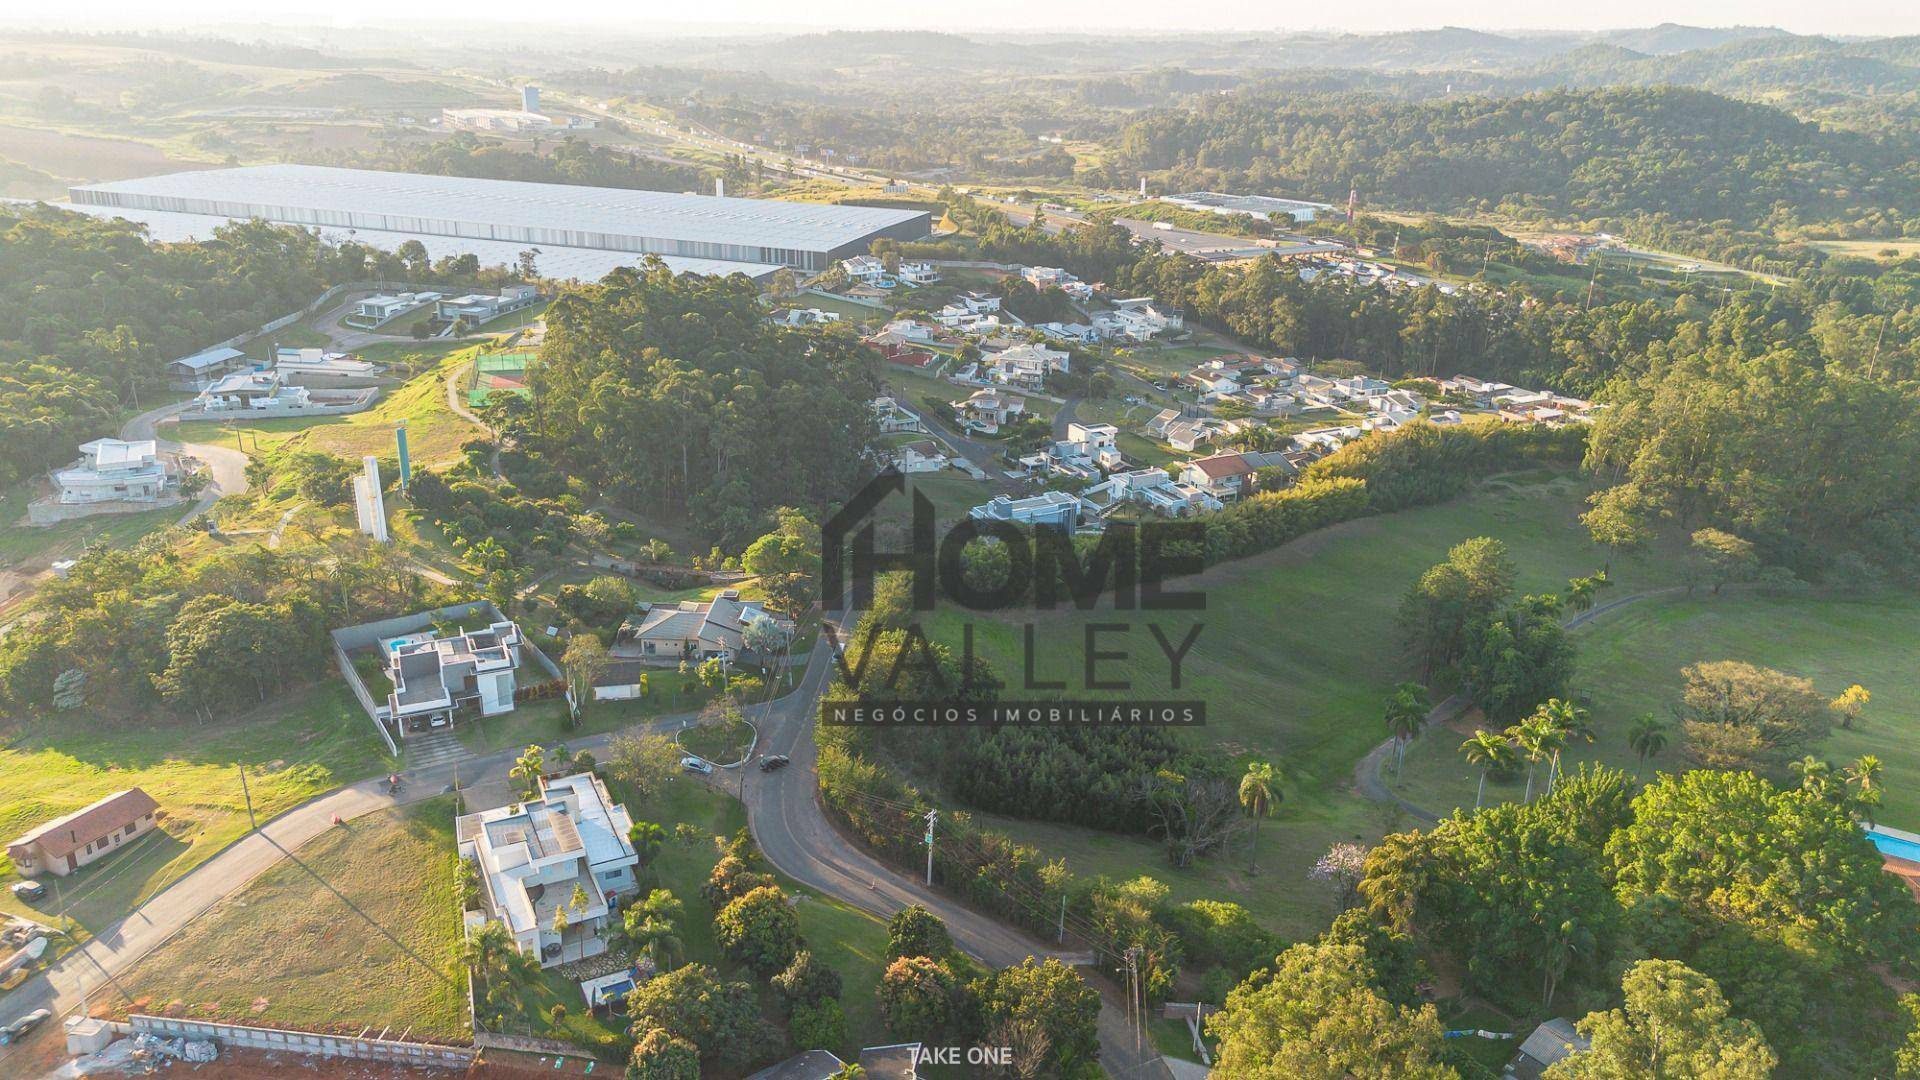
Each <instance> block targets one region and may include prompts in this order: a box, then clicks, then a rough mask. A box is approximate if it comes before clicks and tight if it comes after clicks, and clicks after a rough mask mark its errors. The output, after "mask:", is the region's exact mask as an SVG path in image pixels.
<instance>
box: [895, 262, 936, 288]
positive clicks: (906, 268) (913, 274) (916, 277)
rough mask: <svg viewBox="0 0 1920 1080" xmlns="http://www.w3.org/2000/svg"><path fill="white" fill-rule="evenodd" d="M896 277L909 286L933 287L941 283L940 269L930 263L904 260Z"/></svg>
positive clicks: (896, 272)
mask: <svg viewBox="0 0 1920 1080" xmlns="http://www.w3.org/2000/svg"><path fill="white" fill-rule="evenodd" d="M894 276H895V277H898V278H899V279H900V280H901V281H902V282H904V283H905V284H908V285H933V284H937V283H938V282H939V281H940V268H939V267H937V266H935V265H933V264H932V263H930V262H920V261H915V260H906V259H903V260H901V262H900V269H899V270H897V271H895V273H894Z"/></svg>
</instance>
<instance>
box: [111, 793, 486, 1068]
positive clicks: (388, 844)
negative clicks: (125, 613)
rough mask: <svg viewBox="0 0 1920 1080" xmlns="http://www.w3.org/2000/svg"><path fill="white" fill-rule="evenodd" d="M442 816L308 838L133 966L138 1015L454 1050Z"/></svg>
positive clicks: (454, 968)
mask: <svg viewBox="0 0 1920 1080" xmlns="http://www.w3.org/2000/svg"><path fill="white" fill-rule="evenodd" d="M453 811H454V807H453V799H452V797H451V796H443V797H441V798H437V799H433V800H430V801H428V802H424V803H419V804H416V805H414V806H410V807H406V808H403V809H396V810H387V811H382V812H379V813H376V814H371V815H368V816H366V817H363V818H359V819H356V820H354V821H352V822H349V823H348V824H346V825H344V826H341V827H340V828H337V829H333V830H331V831H329V832H327V833H325V834H323V835H321V836H319V837H316V838H315V839H314V840H312V841H311V842H309V843H307V844H306V845H305V846H303V847H301V848H300V849H299V850H298V851H296V852H294V854H293V857H292V858H290V859H287V860H285V861H283V862H281V863H280V864H279V865H277V866H275V867H274V868H273V869H271V870H268V871H267V872H266V873H265V874H262V875H261V876H260V877H259V878H258V879H256V880H255V881H254V882H252V883H251V884H249V885H248V886H246V888H244V889H242V890H241V891H240V892H238V893H236V894H235V895H233V896H231V897H229V898H228V899H226V900H223V901H221V902H220V903H219V904H218V905H217V906H215V907H214V908H213V909H212V910H210V911H208V912H207V913H206V914H205V915H203V916H201V917H200V918H199V919H197V920H195V921H194V922H193V923H192V924H190V925H189V926H188V927H187V928H186V929H185V930H184V931H182V932H181V933H180V934H179V935H178V936H176V937H175V938H174V939H173V940H171V941H169V942H168V943H167V944H165V945H163V946H161V947H160V948H159V949H157V950H155V951H154V952H153V953H152V954H151V955H150V956H148V957H147V958H146V959H145V960H143V961H141V962H140V963H139V964H138V965H137V966H136V967H135V968H134V969H133V971H132V972H130V973H129V974H128V975H127V976H126V977H125V979H124V982H125V984H126V986H127V987H128V988H129V990H130V992H131V993H132V994H133V996H134V997H135V999H136V1005H135V1007H137V1008H144V1009H146V1010H149V1011H158V1012H163V1013H167V1014H169V1015H184V1016H194V1017H202V1018H208V1019H218V1020H234V1021H240V1022H245V1023H264V1024H270V1025H272V1024H281V1025H286V1026H289V1027H295V1028H304V1029H310V1030H327V1031H345V1032H357V1031H359V1030H360V1029H362V1028H372V1029H373V1030H375V1031H379V1030H381V1029H385V1028H389V1027H390V1028H391V1029H392V1030H393V1032H394V1033H396V1034H398V1033H399V1032H402V1031H405V1030H408V1029H409V1028H411V1029H412V1032H413V1034H414V1035H416V1036H426V1037H430V1038H443V1039H459V1038H462V1037H464V1036H465V1035H466V1034H467V1026H466V983H465V979H464V977H463V975H462V973H461V972H460V969H459V950H460V916H459V912H458V911H457V901H456V899H455V893H454V863H455V861H456V858H457V856H456V853H455V846H454V839H453V816H454V813H453Z"/></svg>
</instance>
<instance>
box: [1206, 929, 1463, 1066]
mask: <svg viewBox="0 0 1920 1080" xmlns="http://www.w3.org/2000/svg"><path fill="white" fill-rule="evenodd" d="M1373 978H1374V972H1373V969H1372V965H1371V964H1370V963H1369V962H1368V960H1367V955H1366V952H1365V950H1364V949H1362V948H1361V947H1360V946H1358V945H1345V944H1340V945H1333V944H1317V943H1309V944H1301V945H1295V946H1293V947H1292V948H1290V949H1288V950H1287V951H1286V952H1284V953H1281V954H1280V956H1279V957H1278V958H1277V959H1276V960H1275V961H1274V969H1273V970H1271V971H1258V972H1255V973H1254V974H1253V975H1252V976H1251V977H1250V978H1248V979H1247V981H1246V982H1243V983H1241V984H1240V985H1239V986H1237V987H1235V988H1234V990H1233V992H1232V993H1230V994H1228V995H1227V1002H1226V1006H1225V1007H1224V1008H1222V1009H1221V1010H1220V1011H1219V1012H1217V1013H1215V1014H1213V1015H1212V1016H1210V1017H1208V1018H1207V1033H1208V1034H1209V1035H1212V1036H1213V1037H1214V1038H1215V1039H1217V1040H1219V1054H1218V1056H1217V1058H1216V1060H1215V1063H1214V1068H1216V1069H1217V1070H1219V1071H1220V1072H1221V1073H1223V1074H1224V1075H1227V1076H1232V1077H1237V1078H1245V1080H1295V1078H1299V1077H1308V1078H1315V1080H1336V1078H1351V1080H1389V1078H1392V1080H1399V1078H1413V1080H1456V1074H1455V1073H1454V1071H1453V1070H1452V1069H1451V1068H1449V1067H1447V1066H1446V1065H1444V1064H1442V1063H1441V1060H1440V1058H1441V1043H1442V1032H1441V1029H1440V1020H1439V1016H1438V1015H1437V1014H1436V1013H1435V1011H1434V1008H1433V1006H1432V1005H1423V1006H1420V1007H1417V1008H1412V1007H1404V1006H1398V1005H1394V1004H1392V1003H1390V1002H1388V1001H1387V1000H1386V999H1385V998H1384V997H1382V996H1381V994H1380V993H1379V991H1378V990H1376V989H1375V988H1374V986H1373Z"/></svg>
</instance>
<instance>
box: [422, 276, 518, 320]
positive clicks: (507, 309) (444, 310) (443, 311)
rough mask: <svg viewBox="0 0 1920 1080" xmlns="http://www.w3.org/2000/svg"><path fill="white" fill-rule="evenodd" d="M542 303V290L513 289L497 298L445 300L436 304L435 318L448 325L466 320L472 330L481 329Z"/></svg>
mask: <svg viewBox="0 0 1920 1080" xmlns="http://www.w3.org/2000/svg"><path fill="white" fill-rule="evenodd" d="M539 302H540V290H539V289H536V288H534V287H533V286H531V285H511V286H508V287H507V288H505V289H502V290H500V292H499V293H497V294H494V293H468V294H466V295H465V296H454V297H442V298H441V299H439V300H436V301H434V305H433V314H434V317H435V318H437V319H441V320H444V321H446V322H452V321H453V320H455V319H465V320H467V325H468V326H479V325H480V324H481V323H484V322H491V321H492V320H494V319H497V318H499V317H500V316H502V315H510V314H512V313H513V312H516V311H519V310H521V309H522V308H529V307H532V306H533V305H535V304H537V303H539Z"/></svg>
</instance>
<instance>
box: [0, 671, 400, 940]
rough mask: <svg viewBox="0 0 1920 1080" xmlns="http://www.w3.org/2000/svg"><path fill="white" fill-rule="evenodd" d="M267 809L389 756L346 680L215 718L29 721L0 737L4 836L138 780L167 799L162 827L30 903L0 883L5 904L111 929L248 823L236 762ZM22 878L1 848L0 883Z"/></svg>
mask: <svg viewBox="0 0 1920 1080" xmlns="http://www.w3.org/2000/svg"><path fill="white" fill-rule="evenodd" d="M242 765H244V766H246V770H247V785H248V787H249V789H250V790H251V791H252V794H253V805H254V811H255V813H256V815H257V816H258V817H259V818H260V820H262V821H264V820H266V819H267V818H270V817H272V816H274V815H276V814H279V813H281V812H282V811H285V810H288V809H290V808H292V807H293V806H295V805H297V804H299V803H302V802H305V801H306V800H308V799H310V798H312V797H313V796H315V795H318V794H320V793H322V792H325V791H330V790H332V789H333V788H336V787H339V786H340V785H342V784H345V783H349V782H351V781H354V780H359V779H362V778H364V777H367V776H375V775H378V774H380V773H381V772H383V771H385V770H386V769H388V768H390V767H391V762H390V761H389V760H388V759H387V757H386V756H385V753H384V748H383V747H382V745H381V743H380V740H379V737H378V736H377V735H375V734H374V731H373V728H372V723H371V721H369V720H368V719H367V717H366V714H365V713H363V712H361V710H360V706H359V705H358V704H357V703H356V702H355V701H354V700H353V697H352V695H351V694H350V693H349V692H348V690H347V688H346V685H345V684H344V683H342V682H340V681H339V680H338V679H331V680H328V681H327V682H325V683H323V684H321V685H319V686H317V687H315V688H313V689H312V690H310V691H308V692H306V693H303V694H301V695H299V696H297V697H291V698H288V699H286V700H284V701H281V702H276V703H274V704H273V705H271V706H268V707H267V708H264V709H262V710H261V711H260V712H258V713H256V714H255V715H252V716H248V717H239V718H233V719H230V720H227V721H224V722H222V723H220V724H218V725H197V724H192V723H183V724H169V725H164V726H162V725H143V726H139V727H127V728H112V727H108V726H106V725H102V724H96V723H93V722H90V721H87V720H84V719H68V718H65V717H62V718H61V719H59V720H58V721H55V720H52V719H43V720H38V721H32V722H29V724H28V725H27V726H26V728H25V730H24V731H23V732H22V733H21V734H19V735H17V736H16V737H14V738H13V739H12V740H11V741H10V742H8V743H7V745H6V746H5V747H4V748H0V836H9V837H11V836H17V835H19V834H20V833H22V832H25V831H26V830H27V829H29V828H32V827H33V826H35V825H38V824H40V823H41V822H43V821H48V820H51V819H53V818H56V817H59V816H61V815H62V814H66V813H70V812H72V811H73V810H76V809H79V808H80V807H82V806H85V805H86V804H88V803H90V802H92V801H94V800H95V799H98V798H100V797H102V796H104V795H107V794H110V793H112V792H115V791H119V790H121V789H123V788H129V787H140V788H143V789H145V790H146V792H147V793H148V794H149V795H152V796H153V797H154V799H155V800H157V801H158V802H159V803H160V826H161V827H160V830H159V831H157V832H154V833H151V834H149V835H148V837H147V838H145V839H142V840H139V841H137V842H136V843H135V844H134V845H133V850H132V851H131V852H128V853H124V854H121V855H118V856H116V857H115V858H112V859H108V860H105V861H103V862H100V863H97V864H95V865H94V866H91V867H88V868H86V869H84V870H82V871H80V872H79V873H78V874H76V875H74V876H72V877H69V878H67V879H66V880H64V881H62V882H61V883H60V897H59V904H58V905H56V904H55V902H54V898H53V897H52V896H51V895H49V896H48V897H47V898H46V899H44V900H41V901H39V902H38V904H36V905H32V906H29V905H24V904H22V903H21V902H20V901H18V900H16V899H14V897H13V894H12V893H11V892H4V891H0V910H10V911H16V912H20V913H22V914H33V915H36V916H37V917H41V918H46V917H49V916H52V915H55V914H57V913H58V912H59V911H60V910H62V909H64V910H65V911H66V912H67V914H68V915H70V916H71V917H72V919H73V923H74V926H73V929H74V932H75V935H76V936H77V937H79V938H81V939H83V940H84V939H85V938H87V937H90V936H92V935H93V934H96V933H99V932H100V931H101V930H103V929H105V928H106V927H107V926H108V925H110V924H112V923H113V922H114V921H115V920H117V919H119V918H120V917H121V916H122V915H125V914H126V913H127V912H128V911H130V910H131V909H132V908H133V907H135V906H136V905H138V904H139V903H140V902H142V901H144V900H145V899H146V898H147V897H149V896H152V895H153V894H154V893H156V892H158V891H160V890H161V889H163V888H165V887H166V886H167V885H169V884H171V883H172V882H174V881H176V880H178V879H179V878H180V877H181V875H183V874H185V873H187V872H188V871H189V870H192V869H193V868H194V867H196V866H198V865H200V864H201V863H202V862H205V861H206V860H207V859H209V858H211V857H212V856H213V855H215V854H216V853H218V852H219V851H220V850H221V849H222V848H225V847H226V846H227V845H228V844H231V843H232V842H233V841H235V840H237V839H239V838H240V837H241V836H242V835H243V834H244V833H245V832H246V831H247V814H246V803H245V801H244V798H243V796H242V792H241V786H240V771H239V770H240V766H242ZM14 880H16V878H15V876H14V874H13V870H12V867H11V866H10V865H8V864H6V862H5V860H4V859H0V887H4V886H5V885H6V884H8V883H10V882H12V881H14Z"/></svg>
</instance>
